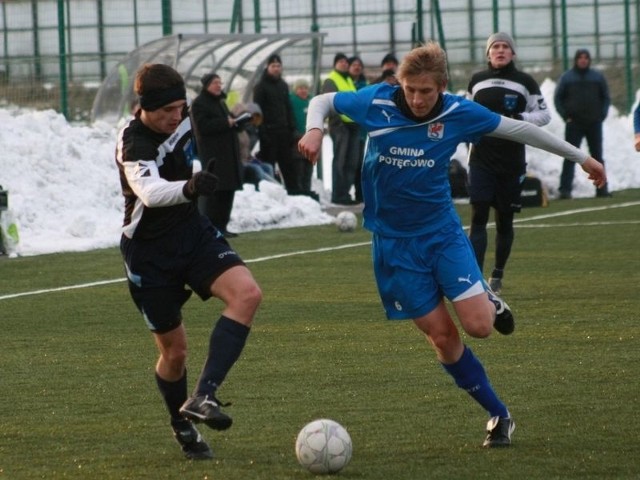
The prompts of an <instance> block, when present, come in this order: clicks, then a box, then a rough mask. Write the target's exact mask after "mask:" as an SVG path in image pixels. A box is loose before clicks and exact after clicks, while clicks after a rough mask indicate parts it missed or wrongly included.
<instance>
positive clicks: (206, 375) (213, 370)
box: [195, 316, 250, 395]
mask: <svg viewBox="0 0 640 480" xmlns="http://www.w3.org/2000/svg"><path fill="white" fill-rule="evenodd" d="M249 330H250V329H249V327H247V326H246V325H243V324H241V323H238V322H236V321H235V320H231V319H230V318H227V317H225V316H221V317H220V319H219V320H218V323H216V326H215V327H214V329H213V332H211V339H210V340H209V355H207V360H206V361H205V363H204V368H203V369H202V373H201V374H200V378H199V379H198V384H197V385H196V390H195V392H196V395H209V394H213V393H215V391H216V389H217V388H218V387H219V386H220V385H221V384H222V381H223V380H224V379H225V377H226V376H227V373H229V370H231V367H233V364H234V363H236V360H238V358H239V357H240V354H241V353H242V349H243V348H244V344H245V343H246V341H247V337H248V336H249Z"/></svg>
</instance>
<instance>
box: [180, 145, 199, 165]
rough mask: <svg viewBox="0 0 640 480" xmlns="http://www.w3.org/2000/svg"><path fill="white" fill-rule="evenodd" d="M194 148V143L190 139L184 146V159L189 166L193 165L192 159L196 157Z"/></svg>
mask: <svg viewBox="0 0 640 480" xmlns="http://www.w3.org/2000/svg"><path fill="white" fill-rule="evenodd" d="M194 147H195V142H194V141H193V140H191V139H189V140H187V143H185V144H184V148H183V151H184V158H185V160H186V162H187V165H189V166H191V165H192V164H193V159H194V158H196V157H197V155H196V152H195V148H194Z"/></svg>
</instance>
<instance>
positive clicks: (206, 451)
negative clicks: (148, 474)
mask: <svg viewBox="0 0 640 480" xmlns="http://www.w3.org/2000/svg"><path fill="white" fill-rule="evenodd" d="M171 428H172V429H173V436H174V438H175V439H176V441H177V442H178V443H179V444H180V447H181V448H182V452H183V453H184V456H185V457H187V458H188V459H189V460H210V459H212V458H213V452H212V451H211V448H210V447H209V445H207V442H205V441H204V440H203V438H202V436H201V435H200V432H198V430H197V429H196V427H194V426H193V424H192V423H191V422H190V421H189V420H186V419H183V420H173V421H172V422H171Z"/></svg>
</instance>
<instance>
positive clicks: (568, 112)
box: [553, 48, 611, 198]
mask: <svg viewBox="0 0 640 480" xmlns="http://www.w3.org/2000/svg"><path fill="white" fill-rule="evenodd" d="M553 100H554V103H555V105H556V110H557V111H558V113H559V114H560V116H561V117H562V119H563V120H564V121H565V122H566V127H565V131H564V138H565V140H566V141H567V142H569V143H571V144H572V145H574V146H576V147H580V144H581V143H582V140H583V139H584V138H585V137H586V139H587V145H588V147H589V153H590V154H591V156H592V157H593V158H595V159H596V160H598V161H599V162H600V163H602V164H604V159H603V158H602V123H603V122H604V120H605V118H607V113H608V112H609V106H610V105H611V99H610V97H609V86H608V85H607V80H606V79H605V78H604V75H603V74H602V73H600V72H599V71H597V70H594V69H592V68H591V54H590V53H589V50H587V49H586V48H580V49H578V50H576V54H575V57H574V63H573V68H571V69H570V70H567V71H566V72H565V73H564V74H562V76H561V77H560V80H559V81H558V85H557V87H556V91H555V93H554V96H553ZM573 166H574V163H573V162H570V161H569V160H567V159H565V160H564V163H563V165H562V173H561V174H560V188H559V190H560V198H571V190H572V188H573V174H574V168H573ZM610 196H611V194H610V193H609V189H608V188H607V185H605V186H603V187H602V188H598V189H596V197H610Z"/></svg>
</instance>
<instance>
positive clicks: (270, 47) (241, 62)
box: [91, 33, 324, 125]
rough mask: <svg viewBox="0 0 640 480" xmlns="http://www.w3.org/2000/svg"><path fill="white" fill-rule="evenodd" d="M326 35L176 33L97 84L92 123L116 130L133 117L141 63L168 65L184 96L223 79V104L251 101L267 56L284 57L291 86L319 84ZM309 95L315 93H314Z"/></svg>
mask: <svg viewBox="0 0 640 480" xmlns="http://www.w3.org/2000/svg"><path fill="white" fill-rule="evenodd" d="M323 37H324V34H322V33H304V34H264V35H263V34H177V35H170V36H166V37H162V38H159V39H157V40H153V41H151V42H149V43H147V44H145V45H142V46H140V47H138V48H136V49H135V50H133V51H132V52H131V53H129V54H128V55H127V56H126V57H125V58H123V59H122V60H121V61H119V62H118V63H117V64H116V65H115V66H114V67H113V68H112V69H111V70H110V72H109V73H108V74H107V76H106V78H105V79H104V81H103V82H102V84H101V85H100V88H99V89H98V92H97V94H96V97H95V99H94V102H93V106H92V109H91V121H92V122H95V121H102V122H106V123H109V124H112V125H117V124H118V123H119V122H120V121H121V120H122V119H123V118H127V117H129V116H130V115H131V112H132V110H133V108H134V107H135V105H136V101H137V97H136V94H135V93H134V92H133V82H134V78H135V74H136V71H137V70H138V69H139V68H140V67H141V66H142V65H144V64H145V63H163V64H166V65H171V66H172V67H174V68H175V69H176V70H177V71H178V72H180V74H181V75H182V76H183V77H184V79H185V82H186V85H187V92H188V95H189V96H190V97H191V98H192V99H193V98H194V97H195V95H197V94H198V93H199V92H200V89H201V83H200V78H201V77H202V75H204V74H205V73H210V72H215V73H217V74H218V75H220V77H221V78H222V81H223V83H224V91H225V92H226V93H227V103H228V104H229V105H230V106H233V104H234V103H236V102H238V101H242V102H244V103H247V102H250V101H251V100H252V96H253V86H254V85H255V84H256V82H257V81H258V80H259V79H260V76H261V75H262V72H263V71H264V67H265V63H266V60H267V58H268V57H269V55H271V54H272V53H278V54H279V55H280V56H281V58H282V63H283V75H284V76H285V77H286V80H287V81H288V82H289V83H292V82H293V80H295V79H297V78H306V79H307V80H309V81H310V83H311V85H315V86H318V85H319V82H320V60H321V53H322V43H323ZM312 90H313V89H312Z"/></svg>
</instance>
